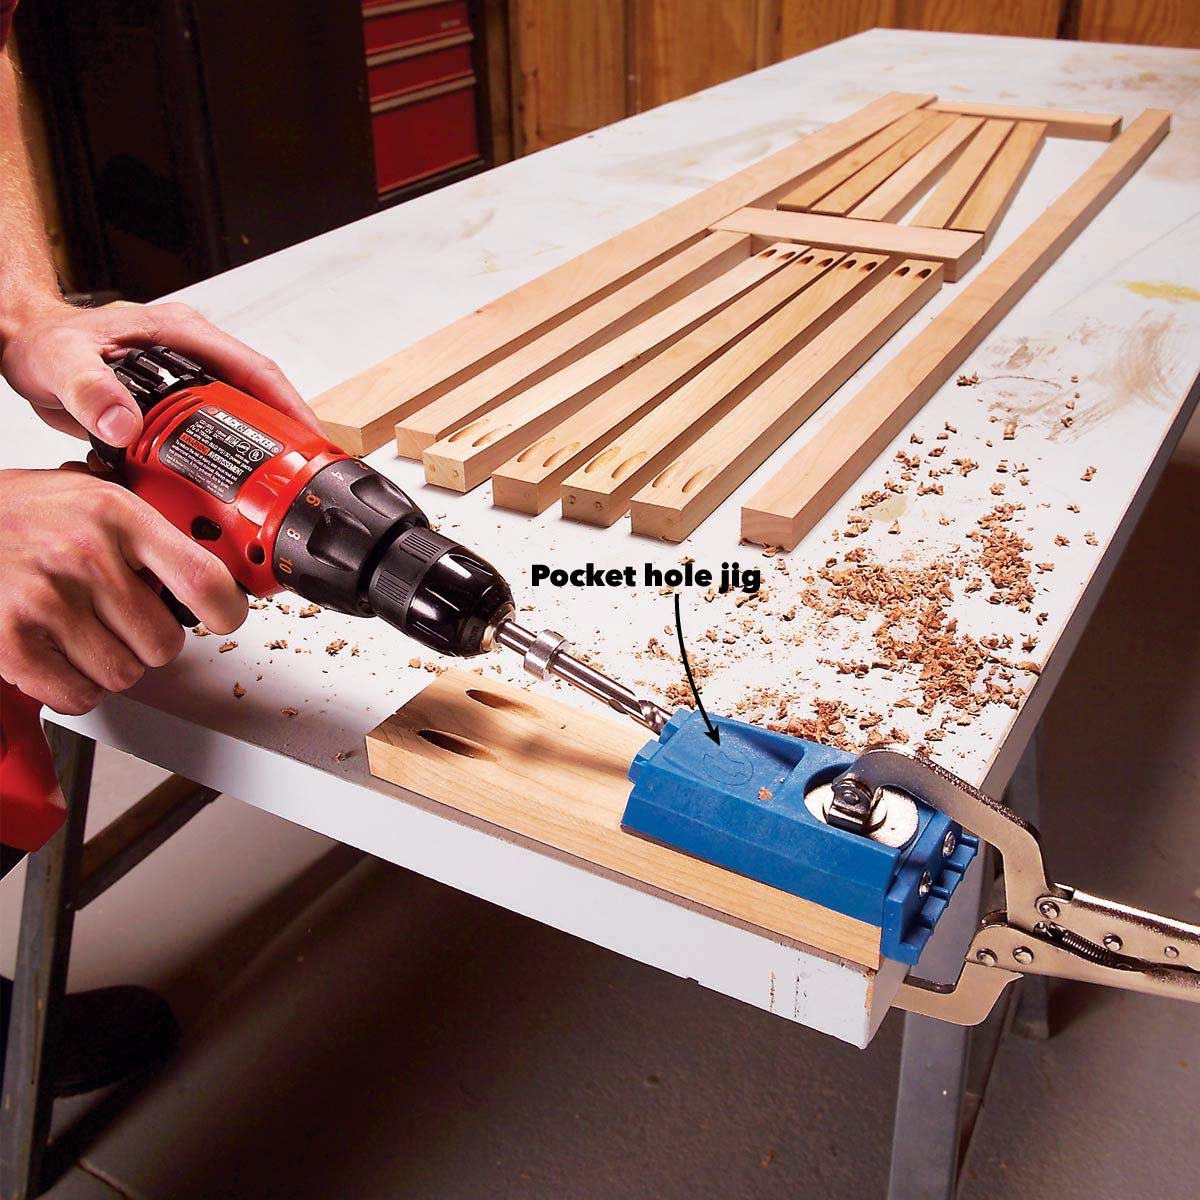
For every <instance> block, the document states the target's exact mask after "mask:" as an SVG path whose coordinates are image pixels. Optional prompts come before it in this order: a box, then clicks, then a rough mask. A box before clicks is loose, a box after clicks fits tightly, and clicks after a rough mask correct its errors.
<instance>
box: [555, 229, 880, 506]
mask: <svg viewBox="0 0 1200 1200" xmlns="http://www.w3.org/2000/svg"><path fill="white" fill-rule="evenodd" d="M825 253H826V254H827V255H828V259H827V260H825V262H827V263H828V266H825V265H824V264H823V263H822V262H821V261H818V265H819V266H821V267H822V269H823V271H824V274H822V275H821V277H820V278H819V279H817V280H816V281H815V282H814V283H813V284H812V285H811V286H810V287H808V288H807V289H805V291H803V292H801V293H800V294H799V295H798V296H797V297H795V299H793V300H790V301H788V303H787V304H786V305H784V307H783V308H781V309H780V310H779V311H778V312H777V313H775V314H774V315H773V316H772V317H770V318H769V319H768V320H766V321H764V322H763V323H762V324H761V325H760V326H759V327H758V328H757V329H755V330H754V331H753V332H752V333H750V334H748V335H747V336H746V337H744V338H742V340H741V341H740V342H738V343H737V344H736V345H734V346H731V347H730V348H729V349H728V350H727V351H726V352H725V353H724V354H722V355H721V356H720V357H719V358H718V359H716V360H715V361H714V362H712V363H710V364H709V365H708V366H707V367H706V368H705V369H704V370H703V371H701V372H700V374H699V375H697V376H696V377H695V378H694V379H692V380H690V381H689V382H688V383H686V384H685V385H684V386H683V387H682V388H680V389H679V390H678V391H677V392H675V393H674V395H672V396H671V397H669V398H668V399H667V400H665V401H664V402H663V403H662V404H660V405H659V406H658V407H657V408H655V409H653V410H652V411H651V412H649V413H647V414H646V416H644V417H643V418H642V419H641V420H640V421H639V422H638V423H637V424H636V425H634V426H633V427H632V428H631V429H629V430H627V431H626V432H625V433H624V434H623V435H621V436H620V437H618V438H617V439H616V441H614V442H612V443H611V444H610V445H608V446H607V447H605V449H604V450H602V451H601V452H600V453H599V454H597V455H596V456H595V457H594V458H592V459H591V460H590V461H589V462H587V463H585V464H584V465H583V466H581V467H580V468H579V469H578V470H577V471H575V473H574V474H572V475H570V476H569V477H568V478H567V479H566V480H565V481H564V483H563V488H562V515H563V516H564V517H569V518H571V519H573V520H576V521H584V522H586V523H587V524H590V525H601V526H608V525H612V524H613V522H615V521H616V520H617V519H618V518H619V517H621V516H623V515H624V514H625V513H627V512H628V511H629V504H630V500H631V499H632V498H633V496H634V495H635V494H636V493H637V492H639V491H640V490H641V489H642V488H643V487H644V486H645V485H646V484H647V483H649V482H650V480H651V479H653V478H654V477H655V476H656V475H657V474H658V473H659V472H660V471H662V470H663V469H664V468H665V467H667V466H668V465H669V463H670V462H671V460H672V459H673V458H674V457H675V456H676V455H677V454H678V453H679V452H680V451H681V450H683V449H685V448H686V447H687V446H690V445H691V444H692V442H694V441H695V440H696V439H697V438H698V437H700V436H701V435H702V434H703V433H705V432H706V431H707V430H708V429H710V428H711V427H712V426H713V425H714V424H716V422H717V421H719V420H720V419H721V418H722V417H724V416H725V414H726V413H727V412H729V411H730V410H731V409H732V408H733V407H735V406H736V405H737V404H739V403H741V401H742V400H743V399H744V398H745V397H746V396H748V395H749V394H750V393H751V392H753V391H754V390H755V389H756V388H757V387H758V386H759V385H760V384H762V383H764V382H765V381H766V380H767V379H769V378H770V377H771V376H772V375H774V374H775V373H776V371H778V370H779V369H780V368H781V367H782V366H783V365H784V364H785V363H786V362H787V361H788V359H790V358H791V357H792V356H793V355H794V354H795V353H796V352H797V350H798V349H799V348H800V347H801V346H802V345H804V344H805V343H806V342H809V341H811V340H812V338H814V337H815V336H816V335H817V334H818V333H820V332H821V330H823V329H825V328H827V327H828V326H829V325H830V324H831V323H832V322H833V321H834V320H836V319H837V318H838V317H840V316H841V315H842V313H844V312H845V311H846V309H848V308H849V307H850V305H851V304H853V303H854V302H855V301H856V300H857V299H858V298H859V297H860V296H861V295H862V294H863V293H864V292H865V291H866V290H867V289H868V288H869V287H871V286H873V285H874V284H875V283H877V282H878V281H879V279H880V278H881V277H882V276H883V275H885V274H887V272H888V271H890V270H891V268H892V266H894V264H893V263H892V262H890V261H889V260H888V259H886V258H884V256H882V255H875V256H871V255H853V254H851V255H845V256H842V255H840V254H839V253H838V252H837V251H834V250H828V251H826V252H825ZM842 262H846V263H847V266H845V267H842V266H841V263H842Z"/></svg>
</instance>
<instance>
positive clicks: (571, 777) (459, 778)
mask: <svg viewBox="0 0 1200 1200" xmlns="http://www.w3.org/2000/svg"><path fill="white" fill-rule="evenodd" d="M649 739H650V735H649V734H647V733H641V732H638V731H637V730H635V729H634V728H633V727H632V726H631V725H628V724H626V723H624V722H620V721H617V720H615V719H613V718H611V717H607V716H601V715H598V714H593V713H588V712H584V711H582V710H581V709H576V708H573V707H570V706H568V705H565V704H562V703H560V702H558V701H556V700H551V699H547V698H545V697H542V696H539V695H537V694H535V693H531V692H528V691H525V690H522V689H518V688H514V687H511V686H509V685H507V684H503V683H500V682H498V681H494V680H492V679H489V678H485V677H483V676H481V675H476V674H474V673H472V672H469V671H463V670H452V671H447V672H446V673H445V674H444V675H442V676H440V677H439V678H438V679H436V680H435V681H434V682H433V683H431V684H430V685H429V686H428V687H427V688H426V689H425V690H424V691H422V692H420V693H419V694H418V695H417V696H416V697H415V698H414V699H413V700H411V701H409V703H408V704H406V705H404V707H403V708H401V709H400V710H399V711H398V712H397V713H396V714H395V715H394V716H391V717H389V718H388V719H387V720H386V721H384V722H383V723H382V724H381V725H379V726H378V727H377V728H375V729H373V730H372V731H371V732H370V733H369V734H368V735H367V743H366V744H367V759H368V762H369V765H370V770H371V774H372V775H374V776H376V777H377V778H379V779H384V780H387V781H388V782H390V783H395V784H398V785H400V786H401V787H404V788H407V789H408V790H410V791H413V792H416V793H418V794H419V795H422V796H425V797H427V798H429V799H430V800H434V801H437V802H438V803H441V804H444V805H447V806H448V807H450V808H453V809H456V810H458V811H459V812H463V813H466V814H468V815H469V816H471V817H475V818H478V819H480V820H483V821H487V822H489V823H490V824H492V825H494V826H496V827H498V828H499V829H500V830H503V831H506V832H508V833H510V834H515V835H517V836H519V837H521V838H526V839H530V840H532V841H534V842H536V843H539V844H540V845H542V846H545V847H547V848H549V849H550V850H552V851H556V852H559V853H562V854H566V855H569V856H571V857H572V858H574V859H577V860H579V861H581V862H583V863H585V864H588V865H590V866H592V867H594V868H597V869H599V870H601V871H602V872H605V873H615V874H616V875H618V876H620V877H622V878H624V879H627V880H631V881H633V882H635V883H637V884H639V885H642V886H644V887H648V888H651V889H653V890H654V891H657V892H661V893H665V894H667V895H669V896H672V897H675V898H677V899H679V900H682V901H685V902H687V903H689V904H692V905H701V906H703V907H704V908H706V909H708V910H710V913H711V915H716V914H722V915H724V916H725V917H727V918H731V919H733V920H736V921H738V922H744V923H746V924H749V925H751V926H754V927H756V928H757V929H760V930H764V931H766V932H769V933H771V934H773V935H775V936H777V937H781V938H786V939H789V940H793V941H797V942H801V943H803V944H805V945H807V946H812V947H815V948H816V949H818V950H822V951H825V952H827V953H831V954H835V955H837V956H839V957H840V958H843V959H847V960H849V961H850V962H854V963H857V964H859V965H861V966H864V967H868V968H872V969H875V968H878V966H879V964H880V955H879V929H878V928H877V927H876V926H873V925H869V924H867V923H865V922H863V921H858V920H855V919H853V918H851V917H846V916H843V915H842V914H840V913H835V912H832V911H830V910H829V909H826V908H822V907H821V906H820V905H817V904H813V903H812V902H810V901H808V900H803V899H801V898H800V897H798V896H792V895H789V894H788V893H786V892H782V891H779V890H778V889H776V888H772V887H768V886H767V885H765V884H762V883H758V882H756V881H754V880H752V879H748V878H746V877H745V876H742V875H737V874H735V873H733V872H731V871H727V870H724V869H723V868H721V867H717V866H714V865H712V864H711V863H705V862H702V861H700V860H699V859H695V858H691V857H690V856H688V855H685V854H681V853H679V852H678V851H675V850H672V849H669V848H668V847H666V846H663V845H660V844H658V843H656V842H650V841H647V840H646V839H644V838H640V837H637V836H636V835H634V834H630V833H626V832H624V831H623V830H622V829H621V816H622V814H623V812H624V809H625V801H626V799H627V798H628V795H629V791H630V787H631V785H630V783H629V780H628V778H627V772H628V770H629V766H630V764H631V762H632V761H633V758H634V755H636V754H637V752H638V751H639V750H640V749H641V747H642V746H644V745H645V743H646V742H647V741H648V740H649Z"/></svg>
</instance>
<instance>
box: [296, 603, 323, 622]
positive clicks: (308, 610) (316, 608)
mask: <svg viewBox="0 0 1200 1200" xmlns="http://www.w3.org/2000/svg"><path fill="white" fill-rule="evenodd" d="M320 611H321V606H320V605H319V604H306V605H305V606H304V607H303V608H302V609H301V610H300V611H299V612H298V613H297V614H296V615H297V616H298V617H299V618H300V619H301V620H304V619H305V618H306V617H315V616H316V615H317V613H319V612H320Z"/></svg>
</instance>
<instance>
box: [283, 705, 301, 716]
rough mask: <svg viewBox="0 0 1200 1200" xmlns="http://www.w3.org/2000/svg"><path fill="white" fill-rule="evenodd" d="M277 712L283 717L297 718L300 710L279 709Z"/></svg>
mask: <svg viewBox="0 0 1200 1200" xmlns="http://www.w3.org/2000/svg"><path fill="white" fill-rule="evenodd" d="M279 711H280V712H281V713H283V715H284V716H285V717H298V716H299V715H300V710H299V709H298V708H291V707H288V708H281V709H280V710H279Z"/></svg>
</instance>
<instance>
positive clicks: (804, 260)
mask: <svg viewBox="0 0 1200 1200" xmlns="http://www.w3.org/2000/svg"><path fill="white" fill-rule="evenodd" d="M812 260H813V255H811V254H806V255H805V256H804V257H803V258H802V259H801V260H800V261H801V262H802V263H810V262H812Z"/></svg>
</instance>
